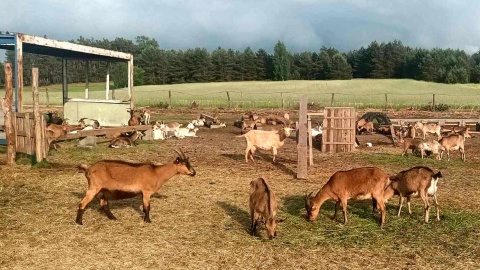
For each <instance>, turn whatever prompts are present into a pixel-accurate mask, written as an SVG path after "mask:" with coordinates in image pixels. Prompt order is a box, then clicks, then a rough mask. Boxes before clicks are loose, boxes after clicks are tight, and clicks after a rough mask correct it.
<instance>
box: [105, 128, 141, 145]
mask: <svg viewBox="0 0 480 270" xmlns="http://www.w3.org/2000/svg"><path fill="white" fill-rule="evenodd" d="M142 137H143V133H142V132H140V131H138V130H134V131H133V132H132V134H130V135H129V136H119V137H117V138H114V139H113V140H111V141H110V145H109V146H108V147H110V148H120V147H131V146H135V145H138V144H137V143H136V142H135V141H136V140H138V139H140V138H142Z"/></svg>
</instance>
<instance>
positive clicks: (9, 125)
mask: <svg viewBox="0 0 480 270" xmlns="http://www.w3.org/2000/svg"><path fill="white" fill-rule="evenodd" d="M4 69H5V97H4V98H2V110H3V114H4V119H5V134H6V138H7V164H8V165H14V164H15V157H16V143H17V142H16V141H17V140H16V139H17V138H16V137H15V126H14V124H13V123H14V122H13V117H15V116H14V114H13V109H12V103H13V78H12V64H10V63H6V64H5V68H4Z"/></svg>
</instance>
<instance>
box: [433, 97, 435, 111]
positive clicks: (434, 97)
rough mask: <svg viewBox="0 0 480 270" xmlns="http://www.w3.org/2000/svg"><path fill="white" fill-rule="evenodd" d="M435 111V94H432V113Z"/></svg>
mask: <svg viewBox="0 0 480 270" xmlns="http://www.w3.org/2000/svg"><path fill="white" fill-rule="evenodd" d="M434 111H435V94H433V99H432V112H434Z"/></svg>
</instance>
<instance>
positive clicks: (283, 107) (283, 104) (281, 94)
mask: <svg viewBox="0 0 480 270" xmlns="http://www.w3.org/2000/svg"><path fill="white" fill-rule="evenodd" d="M280 96H281V97H282V109H285V99H284V98H283V93H280Z"/></svg>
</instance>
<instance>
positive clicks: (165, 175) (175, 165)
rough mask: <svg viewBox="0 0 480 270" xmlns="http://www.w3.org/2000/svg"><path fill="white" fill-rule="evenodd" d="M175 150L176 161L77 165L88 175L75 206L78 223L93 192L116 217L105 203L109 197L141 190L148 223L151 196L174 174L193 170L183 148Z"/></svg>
mask: <svg viewBox="0 0 480 270" xmlns="http://www.w3.org/2000/svg"><path fill="white" fill-rule="evenodd" d="M175 151H176V152H177V153H178V157H177V158H176V159H175V161H173V162H171V163H167V164H163V165H155V164H152V163H130V162H125V161H120V160H102V161H98V162H96V163H94V164H93V165H91V166H87V165H86V164H81V165H79V166H78V168H79V169H80V170H81V171H84V172H85V176H86V177H87V180H88V189H87V192H86V194H85V197H84V198H83V199H82V201H81V202H80V204H79V206H78V212H77V218H76V222H77V224H80V225H82V224H83V222H82V218H83V213H84V212H85V208H86V207H87V205H88V203H90V202H91V201H92V199H93V198H94V197H95V196H97V198H99V199H100V207H101V209H102V210H103V211H104V212H105V214H106V215H107V217H108V218H109V219H116V218H115V216H114V215H113V214H112V212H111V211H110V209H109V207H108V200H119V199H125V198H132V197H135V196H137V195H140V194H142V196H143V213H144V214H145V215H144V218H143V220H144V221H145V222H147V223H150V222H151V221H150V196H152V195H153V194H154V193H155V192H157V191H158V190H159V189H160V188H161V187H162V185H163V184H164V183H165V181H167V180H168V179H170V178H172V177H173V176H175V175H177V174H184V175H190V176H195V174H196V172H195V169H193V167H192V165H191V164H190V161H189V160H188V157H186V156H185V154H184V153H183V151H181V150H180V152H179V151H177V150H175Z"/></svg>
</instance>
